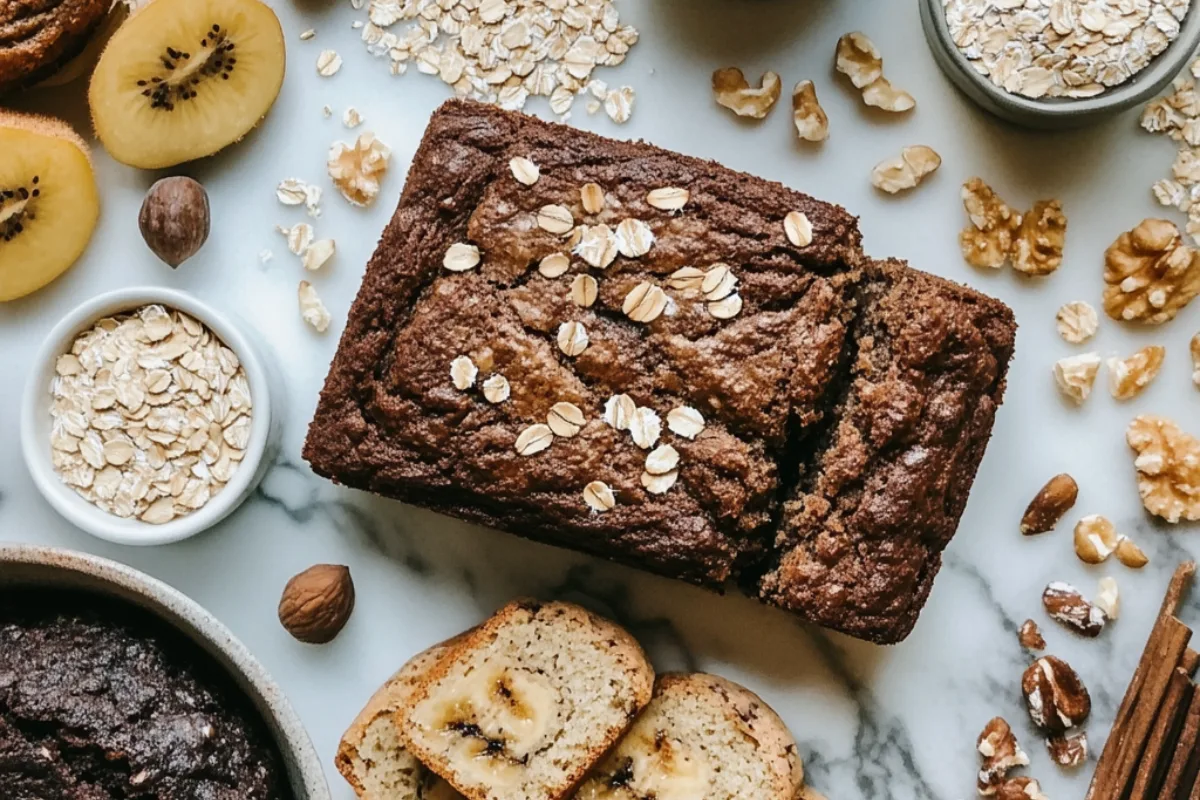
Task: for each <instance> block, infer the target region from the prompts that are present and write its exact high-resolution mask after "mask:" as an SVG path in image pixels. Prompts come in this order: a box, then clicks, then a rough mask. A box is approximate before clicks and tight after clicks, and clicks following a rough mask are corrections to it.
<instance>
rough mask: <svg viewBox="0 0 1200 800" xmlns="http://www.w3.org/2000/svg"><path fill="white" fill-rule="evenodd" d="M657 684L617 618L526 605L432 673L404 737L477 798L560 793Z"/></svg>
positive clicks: (550, 797)
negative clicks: (615, 620) (615, 619)
mask: <svg viewBox="0 0 1200 800" xmlns="http://www.w3.org/2000/svg"><path fill="white" fill-rule="evenodd" d="M653 688H654V669H653V667H651V666H650V663H649V661H647V659H646V655H645V653H643V652H642V648H641V647H640V646H639V645H638V643H637V642H636V641H635V640H634V639H633V637H632V636H630V635H629V634H628V633H627V632H626V631H624V630H622V629H621V628H620V627H618V626H617V625H615V624H613V623H612V622H609V621H608V620H605V619H602V618H600V617H598V616H596V615H594V614H592V613H591V612H589V611H587V610H586V609H584V608H580V607H579V606H575V605H571V604H569V603H539V602H537V601H532V600H519V601H516V602H513V603H510V604H508V605H507V606H505V607H504V608H502V609H500V611H498V612H496V614H495V615H494V616H493V617H492V618H491V619H489V620H488V621H487V622H485V623H484V624H483V625H481V626H480V627H479V628H478V629H477V630H475V631H473V632H471V633H469V634H467V636H466V638H465V640H464V641H463V642H462V643H461V644H460V645H459V646H458V647H456V648H455V649H454V651H453V652H452V653H451V654H450V655H449V656H447V657H446V658H445V659H444V660H443V661H441V662H440V663H438V664H437V665H436V666H435V667H434V668H433V670H432V672H431V673H430V676H429V678H428V679H427V680H426V681H425V682H424V683H423V684H422V686H421V688H420V689H419V690H418V692H417V696H416V697H415V698H414V699H413V704H412V707H411V708H410V710H409V712H408V715H407V716H408V722H407V724H406V725H404V726H403V728H402V735H403V736H404V737H405V744H406V745H407V746H408V749H409V750H411V751H412V752H413V753H414V754H415V755H416V756H417V758H419V759H420V760H421V761H422V762H423V763H424V764H426V765H427V766H428V767H429V768H430V769H432V770H433V771H434V772H436V773H438V774H439V775H441V776H442V777H443V778H445V779H446V780H447V781H448V782H449V783H450V784H451V785H452V786H454V788H456V789H457V790H458V791H460V792H462V793H463V794H464V795H466V796H467V797H469V798H471V800H558V798H563V797H567V796H569V795H570V794H571V793H572V790H573V789H574V788H575V786H576V785H577V784H578V783H579V781H580V780H582V779H583V777H584V775H585V774H586V773H587V771H588V770H589V769H591V768H592V767H593V766H595V765H596V763H597V762H599V760H600V759H601V758H602V757H603V755H604V753H605V752H606V751H607V750H608V749H609V748H610V747H611V746H612V745H613V744H614V743H615V742H616V741H617V740H618V739H620V738H621V735H622V734H623V733H624V732H625V730H626V729H627V728H628V727H629V725H630V724H631V723H632V722H633V719H634V718H635V717H636V716H637V714H638V712H639V711H641V710H642V709H643V708H644V707H645V706H646V704H647V703H649V702H650V696H651V693H652V691H653Z"/></svg>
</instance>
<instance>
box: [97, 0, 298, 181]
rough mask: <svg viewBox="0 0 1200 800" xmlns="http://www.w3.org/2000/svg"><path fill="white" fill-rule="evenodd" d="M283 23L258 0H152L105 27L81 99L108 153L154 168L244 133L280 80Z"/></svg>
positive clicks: (254, 122)
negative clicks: (110, 31)
mask: <svg viewBox="0 0 1200 800" xmlns="http://www.w3.org/2000/svg"><path fill="white" fill-rule="evenodd" d="M283 69H284V42H283V29H282V28H281V27H280V25H279V18H278V17H276V16H275V12H274V11H272V10H271V9H270V8H268V7H267V6H266V5H264V4H263V3H261V2H259V0H154V2H152V3H150V4H149V5H148V6H146V7H145V8H143V9H142V10H140V11H138V12H137V13H136V14H134V15H133V16H132V17H130V19H129V21H127V22H126V23H125V24H124V25H122V26H121V28H120V29H119V30H118V31H117V32H116V33H115V34H114V35H113V37H112V39H110V40H109V42H108V47H106V48H105V49H104V53H103V55H101V56H100V62H99V63H98V64H97V65H96V70H95V72H93V73H92V83H91V86H90V88H89V90H88V102H89V103H90V105H91V107H92V120H93V122H94V123H95V126H96V134H97V135H98V136H99V137H100V141H101V142H103V143H104V147H105V148H106V149H107V150H108V152H109V153H111V154H112V157H113V158H115V159H117V160H118V161H121V162H123V163H125V164H129V165H130V166H133V167H141V168H142V169H159V168H162V167H171V166H174V165H176V164H181V163H183V162H184V161H191V160H192V159H196V158H202V157H204V156H208V155H212V154H213V153H215V152H217V151H218V150H220V149H222V148H223V147H226V146H227V145H230V144H233V143H234V142H236V141H238V140H239V139H241V138H242V137H243V136H245V135H246V134H247V133H248V132H249V131H250V130H251V129H252V128H253V127H254V126H255V125H257V124H258V122H259V120H261V119H262V118H263V116H264V115H265V114H266V113H267V111H269V110H270V108H271V105H272V104H273V103H274V102H275V98H276V97H277V96H278V95H279V87H280V86H281V85H282V84H283Z"/></svg>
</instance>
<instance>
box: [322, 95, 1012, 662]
mask: <svg viewBox="0 0 1200 800" xmlns="http://www.w3.org/2000/svg"><path fill="white" fill-rule="evenodd" d="M898 281H899V282H900V284H903V285H904V286H909V285H910V284H913V282H915V284H913V285H916V284H921V285H928V286H936V287H938V291H937V292H936V293H934V294H935V296H934V297H931V298H928V303H929V304H930V308H929V311H928V313H927V314H926V315H924V317H923V318H922V320H921V321H917V322H914V323H913V325H912V326H910V327H911V328H912V330H908V329H907V328H906V329H904V330H905V331H908V332H907V333H904V331H901V332H900V333H901V334H902V339H901V343H900V345H898V346H897V347H894V348H893V347H891V346H889V345H888V344H887V343H886V342H883V343H881V344H880V345H879V347H878V352H877V354H876V355H874V356H872V357H873V358H875V359H876V360H883V359H887V358H889V357H891V355H892V353H893V351H895V352H896V353H897V354H898V355H902V354H903V353H904V352H905V348H911V347H923V346H926V344H927V345H928V346H930V347H946V348H979V350H978V352H975V351H972V352H971V353H961V352H959V351H957V350H952V349H947V350H944V351H937V352H933V353H930V354H929V359H930V363H931V364H934V363H938V362H940V361H941V360H947V359H948V360H955V359H958V358H959V357H964V358H967V359H972V358H975V359H978V360H979V361H986V362H988V363H990V364H991V365H992V368H993V369H992V375H991V377H992V381H991V382H990V383H986V382H985V381H983V380H982V379H980V380H972V381H967V382H964V383H962V384H961V385H959V386H958V387H957V388H958V390H959V391H957V392H956V393H955V392H951V391H949V389H948V388H947V392H946V393H945V396H943V397H941V398H940V399H939V400H938V404H939V405H938V407H937V408H934V407H933V406H931V407H930V410H929V411H928V412H927V413H928V414H930V415H933V414H936V413H948V414H952V415H961V414H966V413H973V414H974V415H975V416H974V417H973V418H972V423H971V424H969V425H966V424H964V425H963V426H962V431H963V435H964V436H966V437H968V440H967V441H964V442H962V443H961V447H960V451H956V455H954V459H955V461H954V464H955V466H956V468H960V472H958V473H955V474H953V475H951V476H949V477H951V478H953V480H948V479H947V474H946V473H945V472H944V470H945V468H946V465H945V464H943V463H941V462H940V461H936V460H930V461H918V462H914V463H913V464H911V465H908V468H907V469H908V471H907V473H906V475H907V476H908V478H909V479H910V480H911V481H912V482H913V485H912V486H910V487H909V490H910V493H911V491H915V487H916V486H917V485H922V486H924V489H923V491H924V501H925V503H926V505H925V507H924V510H925V511H926V512H927V513H929V514H931V515H932V514H934V513H936V514H938V515H939V516H938V518H937V522H936V524H937V529H936V530H935V531H930V530H927V529H926V527H925V524H926V521H925V520H917V519H914V520H913V521H912V523H913V524H911V525H909V526H905V525H903V524H900V522H899V516H898V515H897V517H895V519H896V522H895V523H894V524H890V525H886V526H885V525H880V526H877V529H875V530H870V531H867V530H857V529H856V528H854V526H855V525H857V524H859V523H860V522H866V521H868V520H867V516H866V512H867V511H868V509H862V511H863V513H862V514H860V513H858V512H856V507H855V504H856V503H858V502H860V501H862V500H864V499H870V501H871V502H873V503H875V504H877V505H879V506H882V505H886V504H887V503H889V502H891V501H892V497H893V495H896V498H895V499H896V500H897V502H908V501H909V498H908V497H907V495H904V496H901V495H898V494H896V492H895V491H894V490H893V488H891V487H889V486H887V485H886V475H885V474H884V473H885V472H886V468H887V465H888V464H892V463H893V461H894V459H895V457H896V454H897V453H898V452H899V451H898V450H897V447H898V445H896V444H893V443H882V444H880V445H879V447H880V452H879V453H878V454H877V455H878V457H877V458H874V459H871V460H870V461H869V463H868V464H865V465H864V469H867V470H869V471H871V474H872V475H874V476H875V478H874V479H875V480H876V482H877V483H878V484H879V486H878V487H877V490H875V491H873V493H871V494H869V495H868V494H865V493H864V492H863V491H862V490H861V488H862V487H861V486H860V480H861V479H862V478H867V477H868V475H867V473H866V472H864V473H862V474H861V475H860V476H859V477H858V478H855V479H848V480H847V481H846V483H845V484H844V485H842V486H840V488H837V490H836V491H837V494H836V496H834V497H832V498H825V499H829V500H830V501H831V502H833V503H834V505H835V506H837V508H836V513H833V512H830V513H827V514H825V515H824V516H821V515H820V514H817V513H816V512H813V511H811V510H809V511H804V508H805V507H806V504H807V507H809V508H811V507H812V506H813V505H814V504H815V503H816V501H817V500H818V499H821V498H822V497H823V495H822V493H828V492H830V491H834V490H835V484H836V482H835V481H834V480H832V478H831V479H828V480H825V481H823V482H822V481H819V480H818V478H817V476H818V475H819V474H820V473H821V470H822V469H828V468H829V467H831V466H833V465H834V464H835V462H836V463H848V462H846V458H847V457H846V456H843V455H841V454H840V453H839V452H837V451H835V450H834V448H835V447H836V446H837V444H838V442H839V441H840V440H839V438H838V437H837V436H835V434H836V433H837V432H838V431H839V430H840V429H841V427H842V425H843V416H844V415H845V414H847V413H849V412H851V411H853V412H854V413H856V414H858V415H859V416H861V415H863V414H870V413H876V411H877V412H878V413H880V414H887V413H889V407H888V405H887V403H886V402H884V400H883V397H882V395H883V394H885V393H887V392H889V391H892V389H893V388H895V389H897V390H901V389H904V390H912V391H918V392H922V391H927V390H932V389H934V388H936V387H937V386H939V385H940V382H942V379H943V377H945V381H951V380H957V377H956V376H957V375H958V373H957V372H955V373H954V374H953V375H950V374H949V373H947V375H946V376H942V374H941V372H939V371H938V370H937V369H934V368H932V367H929V368H928V369H927V371H929V372H930V374H931V377H930V379H929V380H917V379H916V377H915V376H914V375H912V374H910V372H911V369H916V370H917V371H918V372H920V371H921V369H926V367H922V366H921V365H917V366H916V367H914V368H910V367H909V366H908V365H906V364H897V365H895V368H896V369H897V370H899V372H900V374H899V375H898V376H897V379H896V380H894V381H890V382H885V383H883V384H882V385H881V387H880V388H879V389H878V390H877V391H876V392H875V393H874V395H873V399H871V400H867V401H864V400H863V399H862V398H861V397H860V396H859V394H860V388H858V387H859V384H860V383H861V378H860V375H859V373H858V367H857V364H858V363H859V361H861V360H862V359H864V358H867V357H869V356H871V353H869V352H867V349H864V346H863V345H864V343H866V344H867V345H868V348H869V346H870V345H871V342H872V341H873V338H872V337H873V331H874V329H873V327H872V326H873V325H874V326H875V327H882V328H883V329H887V330H890V327H889V325H888V324H884V323H878V324H876V323H872V322H871V321H870V320H869V319H868V318H867V317H871V319H873V318H874V317H873V316H872V315H871V314H867V315H863V314H862V311H863V310H864V309H872V308H876V307H877V306H878V307H880V308H883V306H881V305H880V304H878V303H876V302H875V300H874V298H876V296H877V295H881V294H883V295H886V294H888V292H889V291H890V289H889V287H892V286H895V285H898V284H897V282H898ZM918 293H919V292H918ZM922 299H923V300H924V299H925V298H922ZM981 310H982V311H981ZM980 313H984V314H985V315H990V316H988V320H989V325H990V327H989V331H988V335H987V336H984V335H978V336H971V335H966V333H965V330H966V328H969V327H970V326H971V325H974V324H976V322H975V321H974V320H975V319H976V317H978V316H980ZM949 320H955V321H957V322H955V324H954V325H953V326H951V327H954V328H955V330H956V331H958V330H959V328H961V329H963V330H962V331H960V332H961V333H962V335H959V336H955V337H951V336H943V337H942V338H940V339H939V338H938V336H937V331H936V330H933V327H936V326H937V325H943V327H945V325H949V324H950V323H949V322H948V321H949ZM943 323H944V324H943ZM926 325H928V326H932V327H931V328H930V329H929V330H925V328H924V327H923V326H926ZM1014 327H1015V326H1014V324H1013V322H1012V317H1011V313H1010V312H1009V311H1008V309H1007V308H1005V307H1004V306H1003V305H1002V304H1000V303H999V302H997V301H994V300H991V299H989V298H985V297H983V296H981V295H978V294H976V293H975V292H972V291H970V290H968V289H965V288H962V287H958V286H954V285H952V284H949V283H946V282H944V281H940V280H938V279H934V278H932V277H930V276H925V275H923V274H922V273H917V272H915V271H913V270H909V269H907V268H905V267H903V266H901V265H897V264H886V265H872V264H870V263H869V262H867V261H866V259H865V258H864V257H863V255H862V252H861V246H860V236H859V232H858V228H857V223H856V220H855V219H854V217H852V216H851V215H850V214H848V213H847V212H846V211H844V210H843V209H841V208H839V207H837V206H833V205H830V204H827V203H823V202H821V201H818V200H815V199H813V198H812V197H809V196H808V195H805V194H801V193H799V192H795V191H792V190H789V189H787V188H785V187H783V186H781V185H779V184H776V183H771V182H768V181H764V180H761V179H757V178H753V177H750V176H747V175H744V174H741V173H737V172H734V171H732V170H728V169H726V168H724V167H721V166H720V165H717V164H714V163H712V162H707V161H702V160H699V159H694V158H689V157H686V156H681V155H678V154H675V153H670V152H667V151H664V150H661V149H658V148H655V147H652V146H649V145H646V144H641V143H628V142H617V141H612V140H608V139H604V138H601V137H599V136H595V135H592V134H589V133H584V132H580V131H576V130H573V129H570V128H566V127H563V126H560V125H554V124H549V123H545V122H542V121H539V120H537V119H534V118H532V117H527V116H524V115H520V114H515V113H510V112H505V111H501V110H498V109H496V108H492V107H487V106H482V105H478V104H474V103H469V102H465V101H451V102H449V103H447V104H446V105H445V106H443V107H442V108H441V109H440V110H439V111H438V112H437V113H436V114H435V115H434V117H433V120H432V121H431V123H430V126H429V129H428V131H427V132H426V136H425V139H424V141H423V143H422V145H421V148H420V150H419V151H418V153H417V155H416V157H415V158H414V161H413V165H412V169H411V171H410V174H409V177H408V183H407V185H406V187H405V190H404V195H403V197H402V198H401V201H400V206H399V208H398V209H397V211H396V215H395V217H394V218H393V219H392V222H391V223H390V224H389V225H388V227H387V229H386V230H385V232H384V234H383V239H382V241H381V242H380V245H379V248H378V249H377V251H376V253H375V255H374V257H373V258H372V260H371V263H370V264H369V266H368V269H367V274H366V276H365V278H364V280H363V284H362V288H361V290H360V292H359V295H358V298H357V300H356V301H355V304H354V307H353V308H352V310H351V313H350V316H349V319H348V321H347V325H346V330H345V332H344V334H343V337H342V341H341V344H340V347H339V349H338V353H337V356H336V358H335V359H334V362H333V365H332V367H331V369H330V373H329V376H328V378H327V380H326V383H325V388H324V390H323V392H322V395H321V401H320V404H319V406H318V409H317V412H316V416H315V418H314V420H313V422H312V424H311V426H310V428H309V434H308V439H307V441H306V443H305V449H304V455H305V458H306V459H307V460H308V461H309V463H310V464H311V465H312V466H313V468H314V470H316V472H318V473H319V474H321V475H324V476H326V477H329V478H332V479H334V480H336V481H338V482H340V483H343V484H345V485H347V486H353V487H357V488H360V489H365V490H368V491H373V492H376V493H379V494H382V495H385V496H389V497H393V498H397V499H400V500H404V501H406V502H410V503H414V504H417V505H422V506H426V507H430V508H434V509H437V510H441V511H443V512H445V513H449V514H452V515H455V516H458V517H461V518H465V519H468V520H472V521H475V522H479V523H483V524H485V525H489V526H492V527H495V528H500V529H503V530H507V531H511V532H514V533H518V534H520V535H522V536H527V537H529V538H534V539H538V540H541V541H545V542H549V543H552V544H558V545H561V546H566V547H571V548H574V549H577V550H582V551H585V552H588V553H592V554H594V555H598V556H602V557H605V558H609V559H613V560H617V561H621V562H623V563H627V564H632V565H635V566H640V567H642V568H645V569H649V570H652V571H655V572H658V573H660V574H664V575H668V576H672V577H676V578H680V579H683V580H687V581H691V582H693V583H697V584H701V585H705V586H709V587H711V588H716V589H720V588H722V587H724V586H726V585H727V584H730V583H731V582H736V583H737V584H738V585H741V586H743V587H745V588H746V589H747V590H748V591H750V592H751V593H753V594H756V595H759V596H761V597H763V598H764V599H766V600H768V601H770V602H773V603H776V604H778V605H782V606H784V607H786V608H789V609H791V610H793V611H795V612H797V613H798V614H800V615H801V616H804V617H806V618H809V619H812V620H815V621H817V622H820V623H821V624H823V625H827V626H829V627H832V628H836V629H840V630H845V631H847V632H850V633H852V634H854V635H857V636H861V637H863V638H867V639H870V640H873V641H879V642H894V641H898V640H900V639H902V638H904V636H906V635H907V633H908V631H909V630H910V629H911V627H912V625H913V623H914V622H915V620H916V614H917V612H919V610H920V606H921V604H922V603H923V601H924V593H927V592H928V585H927V584H928V582H929V581H931V580H932V578H933V575H934V574H935V573H936V571H937V566H938V556H939V553H940V551H941V548H942V547H943V546H944V544H945V540H946V539H947V538H948V536H949V534H950V533H952V532H953V530H954V527H955V525H956V524H957V519H958V516H959V513H960V512H961V509H962V503H963V501H964V500H965V497H966V491H967V489H968V488H969V485H970V480H971V477H972V476H973V474H974V469H975V465H976V462H977V461H978V457H979V456H980V455H981V454H982V449H983V446H984V444H985V443H986V440H987V438H988V435H989V433H990V421H991V412H992V411H994V406H995V404H996V403H998V402H999V398H1000V394H1001V391H1002V388H1003V377H1004V372H1005V369H1006V367H1007V363H1008V360H1009V357H1010V355H1011V348H1012V335H1013V329H1014ZM903 336H908V337H910V338H911V339H912V341H911V342H909V339H904V338H903ZM875 338H880V337H878V336H876V337H875ZM878 369H879V370H886V369H890V367H888V366H887V365H881V366H879V367H878ZM934 373H936V374H934ZM910 379H911V380H910ZM925 399H926V400H929V399H930V398H925ZM903 400H904V398H899V401H903ZM944 403H956V404H957V405H956V406H955V408H954V409H953V411H951V410H950V409H944V410H940V405H941V404H944ZM881 424H882V421H881ZM930 424H933V423H932V421H931V422H930ZM947 457H949V456H947ZM935 462H936V463H935ZM823 465H827V466H823ZM818 484H819V485H818ZM939 503H940V506H939ZM880 513H881V512H880ZM826 528H828V531H827V533H828V535H829V536H832V537H833V538H835V539H837V540H838V541H837V544H838V547H834V548H830V547H826V546H820V547H817V546H814V544H822V545H823V540H821V539H820V537H819V536H816V534H815V533H814V532H819V531H825V529H826ZM861 544H867V545H870V546H871V547H878V548H880V550H879V551H878V552H877V553H864V552H863V551H862V547H860V546H859V545H861ZM893 562H894V563H895V566H888V565H889V564H892V563H893ZM881 566H883V567H885V568H884V569H878V567H881ZM864 571H865V572H869V573H870V585H869V586H868V585H863V578H862V575H863V574H864ZM916 574H919V575H920V579H919V580H917V579H914V578H913V575H916ZM822 581H824V582H828V583H829V584H830V588H829V590H828V591H824V592H821V591H818V590H817V589H816V588H814V587H815V584H816V583H818V582H822ZM918 584H920V585H919V586H918V587H917V588H918V591H917V593H916V595H915V596H914V595H913V587H914V586H917V585H918ZM922 587H923V588H922ZM922 592H923V593H922ZM901 593H904V595H905V596H904V597H903V599H900V594H901ZM893 594H894V595H895V597H894V598H893V600H891V601H887V600H885V599H884V598H885V597H886V596H889V595H893Z"/></svg>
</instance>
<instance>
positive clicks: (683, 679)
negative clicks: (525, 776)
mask: <svg viewBox="0 0 1200 800" xmlns="http://www.w3.org/2000/svg"><path fill="white" fill-rule="evenodd" d="M803 790H804V769H803V767H802V766H801V764H800V757H799V755H798V754H797V751H796V742H795V740H794V739H793V738H792V735H791V733H789V732H788V729H787V726H786V725H784V724H783V720H781V719H780V718H779V716H778V715H776V713H775V712H774V711H772V710H771V709H770V708H769V707H768V706H767V704H766V703H764V702H763V701H762V700H761V699H760V698H759V697H758V695H756V694H754V693H753V692H751V691H750V690H748V689H745V688H743V687H741V686H738V685H737V684H736V683H733V682H732V681H727V680H725V679H724V678H718V677H717V676H715V675H705V674H702V673H694V674H688V675H664V676H662V677H661V678H659V680H658V683H657V684H656V685H655V689H654V699H653V700H651V701H650V705H649V706H648V707H647V708H646V710H645V711H643V712H642V714H641V716H640V717H638V719H637V721H636V722H635V723H634V725H633V727H632V728H631V729H630V731H629V733H627V734H626V735H625V738H623V739H621V741H620V742H619V743H618V744H617V746H616V748H614V749H613V751H612V752H611V753H609V755H608V756H607V757H606V758H605V759H604V762H603V763H602V764H601V765H600V766H599V767H598V768H597V769H596V770H595V771H594V772H593V773H592V774H591V775H589V776H588V778H587V780H585V781H584V782H583V785H582V786H580V787H579V791H578V792H577V793H576V795H575V800H744V798H754V799H755V800H794V798H797V797H803V796H804V795H802V794H801V793H802V792H803Z"/></svg>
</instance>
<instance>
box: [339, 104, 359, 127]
mask: <svg viewBox="0 0 1200 800" xmlns="http://www.w3.org/2000/svg"><path fill="white" fill-rule="evenodd" d="M362 123H363V117H362V114H360V113H358V109H357V108H355V107H354V106H350V107H349V108H347V109H346V110H345V111H343V112H342V125H344V126H345V127H347V128H357V127H358V126H359V125H362Z"/></svg>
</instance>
